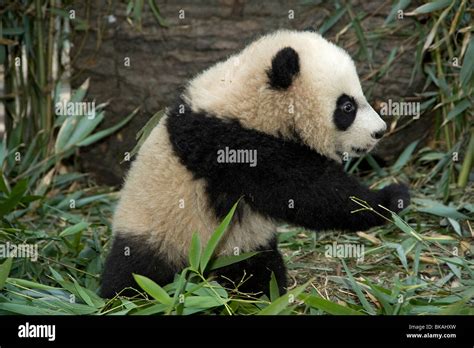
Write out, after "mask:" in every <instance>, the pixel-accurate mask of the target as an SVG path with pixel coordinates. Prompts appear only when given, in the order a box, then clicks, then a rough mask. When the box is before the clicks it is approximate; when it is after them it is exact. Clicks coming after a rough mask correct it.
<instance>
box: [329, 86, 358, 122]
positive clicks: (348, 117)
mask: <svg viewBox="0 0 474 348" xmlns="http://www.w3.org/2000/svg"><path fill="white" fill-rule="evenodd" d="M356 115H357V103H356V101H355V99H354V98H353V97H350V96H348V95H347V94H342V95H341V96H339V98H337V101H336V105H335V108H334V116H333V119H334V123H335V125H336V128H337V129H339V130H340V131H345V130H346V129H348V128H349V127H350V126H351V124H352V123H353V122H354V120H355V118H356Z"/></svg>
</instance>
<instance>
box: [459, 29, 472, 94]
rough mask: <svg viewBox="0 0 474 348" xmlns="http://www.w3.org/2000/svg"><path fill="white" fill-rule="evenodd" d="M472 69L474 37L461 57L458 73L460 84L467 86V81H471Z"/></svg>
mask: <svg viewBox="0 0 474 348" xmlns="http://www.w3.org/2000/svg"><path fill="white" fill-rule="evenodd" d="M473 70H474V37H472V38H471V40H470V41H469V46H468V47H467V50H466V53H465V55H464V58H463V64H462V68H461V72H460V73H459V77H460V81H461V86H463V87H467V85H468V83H472V72H473Z"/></svg>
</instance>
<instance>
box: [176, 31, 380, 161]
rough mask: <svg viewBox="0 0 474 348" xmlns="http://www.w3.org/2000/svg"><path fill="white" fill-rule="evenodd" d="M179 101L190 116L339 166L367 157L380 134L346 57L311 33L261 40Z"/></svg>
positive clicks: (282, 34) (189, 89) (286, 33)
mask: <svg viewBox="0 0 474 348" xmlns="http://www.w3.org/2000/svg"><path fill="white" fill-rule="evenodd" d="M184 96H185V98H186V100H187V101H188V103H189V104H190V105H191V108H192V109H193V110H194V111H204V112H208V113H212V114H213V115H215V116H217V117H222V118H236V119H238V120H239V121H240V122H241V123H242V125H244V126H245V127H248V128H253V129H257V130H260V131H262V132H266V133H269V134H272V135H275V136H280V137H283V138H287V139H293V140H297V141H300V142H302V143H304V144H305V145H307V146H309V147H311V148H313V149H314V150H316V151H317V152H319V153H321V154H322V155H325V156H327V157H330V158H333V159H335V160H338V161H340V160H341V157H342V156H344V155H346V156H350V157H357V156H360V155H362V154H364V153H366V152H368V151H370V150H371V149H372V148H373V147H374V146H375V144H376V143H377V142H378V140H379V139H380V138H381V137H382V135H383V134H384V132H385V130H386V124H385V122H384V121H383V120H382V119H381V118H380V116H379V115H378V114H377V113H376V112H375V111H374V109H373V108H372V107H371V106H370V104H369V103H368V102H367V100H366V98H365V96H364V94H363V92H362V88H361V85H360V81H359V77H358V75H357V72H356V68H355V65H354V62H353V61H352V59H351V58H350V56H349V55H348V54H347V53H346V52H345V51H344V50H343V49H341V48H340V47H338V46H336V45H334V44H332V43H330V42H328V41H326V40H325V39H324V38H322V37H321V36H320V35H319V34H317V33H315V32H308V31H306V32H301V31H288V30H282V31H277V32H275V33H273V34H269V35H266V36H263V37H262V38H260V39H259V40H257V41H255V42H253V43H252V44H250V45H249V46H248V47H247V48H246V49H244V50H243V51H242V52H241V53H239V54H237V55H235V56H232V57H230V58H229V59H228V60H226V61H224V62H221V63H218V64H216V65H215V66H213V67H211V68H210V69H208V70H206V71H204V72H203V73H201V74H200V75H198V76H197V77H196V78H195V79H194V80H192V81H191V82H190V84H189V85H188V87H187V89H186V92H185V94H184Z"/></svg>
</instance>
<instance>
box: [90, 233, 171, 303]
mask: <svg viewBox="0 0 474 348" xmlns="http://www.w3.org/2000/svg"><path fill="white" fill-rule="evenodd" d="M179 271H180V270H179V269H177V268H176V267H173V266H171V265H170V264H169V263H168V262H166V260H165V259H164V258H163V257H162V256H160V254H159V253H158V252H157V251H156V249H155V248H152V247H150V246H149V245H148V244H147V243H146V242H145V241H143V239H142V238H140V237H136V236H127V235H125V234H120V233H117V234H116V235H115V237H114V240H113V242H112V248H111V250H110V251H109V254H108V255H107V258H106V260H105V265H104V271H103V273H102V279H101V288H100V291H99V293H100V296H102V297H104V298H111V297H113V296H115V295H116V294H117V293H120V295H123V296H134V295H136V294H137V292H136V291H133V290H132V289H129V288H134V289H137V290H140V287H139V286H138V284H137V283H136V282H135V279H134V278H133V274H132V273H135V274H139V275H143V276H145V277H148V278H150V279H151V280H153V281H154V282H156V283H157V284H159V285H166V284H169V283H171V282H172V281H173V278H174V274H175V273H177V272H179Z"/></svg>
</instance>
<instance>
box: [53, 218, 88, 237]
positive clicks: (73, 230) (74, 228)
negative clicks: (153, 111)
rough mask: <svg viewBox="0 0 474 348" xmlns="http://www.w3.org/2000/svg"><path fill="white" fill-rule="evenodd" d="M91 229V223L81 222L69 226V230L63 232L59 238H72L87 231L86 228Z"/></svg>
mask: <svg viewBox="0 0 474 348" xmlns="http://www.w3.org/2000/svg"><path fill="white" fill-rule="evenodd" d="M88 227H89V223H87V222H85V221H81V222H79V223H77V224H75V225H73V226H69V227H68V228H66V229H65V230H64V231H62V232H61V233H60V234H59V236H60V237H67V236H72V235H74V234H76V233H79V232H81V231H83V230H85V229H86V228H88Z"/></svg>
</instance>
